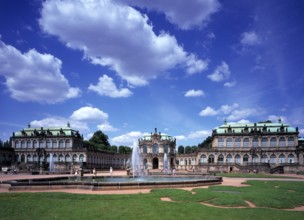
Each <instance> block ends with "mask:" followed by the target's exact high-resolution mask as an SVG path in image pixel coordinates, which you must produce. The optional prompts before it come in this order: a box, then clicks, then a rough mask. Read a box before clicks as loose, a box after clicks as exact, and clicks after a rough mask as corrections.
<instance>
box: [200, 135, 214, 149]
mask: <svg viewBox="0 0 304 220" xmlns="http://www.w3.org/2000/svg"><path fill="white" fill-rule="evenodd" d="M211 146H212V137H211V136H208V137H207V138H206V139H205V140H204V141H203V142H202V143H200V144H198V148H211Z"/></svg>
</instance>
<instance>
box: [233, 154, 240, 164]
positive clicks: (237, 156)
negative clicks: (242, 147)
mask: <svg viewBox="0 0 304 220" xmlns="http://www.w3.org/2000/svg"><path fill="white" fill-rule="evenodd" d="M234 162H235V163H241V156H240V155H239V154H237V155H235V157H234Z"/></svg>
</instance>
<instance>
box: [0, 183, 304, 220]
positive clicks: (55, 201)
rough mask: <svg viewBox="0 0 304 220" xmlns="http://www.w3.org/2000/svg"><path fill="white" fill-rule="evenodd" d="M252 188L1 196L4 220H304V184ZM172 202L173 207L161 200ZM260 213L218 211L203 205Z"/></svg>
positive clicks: (214, 187)
mask: <svg viewBox="0 0 304 220" xmlns="http://www.w3.org/2000/svg"><path fill="white" fill-rule="evenodd" d="M247 184H250V185H251V186H248V187H227V186H212V187H209V188H208V189H201V188H197V189H195V190H194V192H195V194H192V193H191V192H189V191H186V190H181V189H157V190H152V192H151V193H149V194H136V195H79V194H68V193H1V194H0V207H1V209H0V210H1V214H0V219H9V220H13V219H24V220H26V219H84V220H90V219H175V220H176V219H225V220H226V219H242V220H245V219H267V220H269V219H293V220H296V219H301V220H302V219H304V211H285V210H283V209H285V208H293V207H297V206H301V205H304V183H303V182H285V181H253V180H251V181H248V182H247ZM161 197H169V198H171V199H172V200H173V201H174V202H165V201H161V200H160V198H161ZM245 200H247V201H250V202H252V203H254V204H255V205H256V206H257V207H256V208H249V207H248V208H244V209H238V208H228V209H222V208H215V207H208V206H205V205H202V204H200V202H203V201H204V202H207V203H211V204H215V205H221V206H230V207H233V206H247V204H246V203H245V202H244V201H245Z"/></svg>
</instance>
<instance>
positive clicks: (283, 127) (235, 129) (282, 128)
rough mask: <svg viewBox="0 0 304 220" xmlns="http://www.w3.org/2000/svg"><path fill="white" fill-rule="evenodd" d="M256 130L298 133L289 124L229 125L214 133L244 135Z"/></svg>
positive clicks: (219, 128)
mask: <svg viewBox="0 0 304 220" xmlns="http://www.w3.org/2000/svg"><path fill="white" fill-rule="evenodd" d="M246 130H247V131H246ZM254 130H255V131H260V132H270V133H275V132H285V133H295V132H298V130H297V129H296V128H294V127H290V126H289V125H288V124H283V123H254V124H252V123H250V124H240V123H231V124H230V123H227V124H224V125H221V126H220V127H218V128H216V129H215V130H214V131H215V132H216V133H217V134H225V133H244V132H251V131H254Z"/></svg>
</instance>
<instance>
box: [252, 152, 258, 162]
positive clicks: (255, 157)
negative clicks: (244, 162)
mask: <svg viewBox="0 0 304 220" xmlns="http://www.w3.org/2000/svg"><path fill="white" fill-rule="evenodd" d="M252 162H253V163H258V162H259V156H258V155H256V154H254V155H252Z"/></svg>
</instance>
